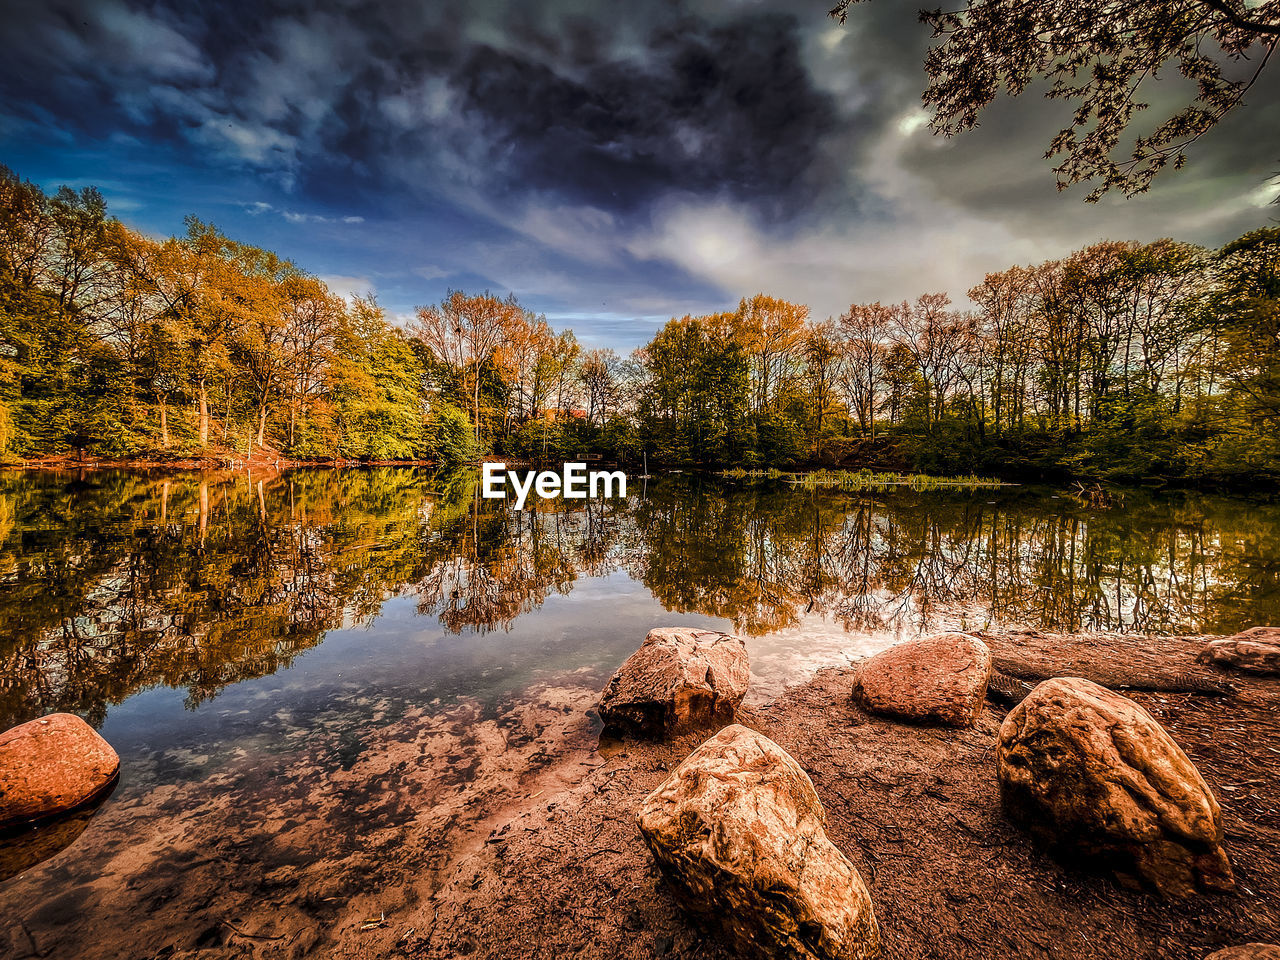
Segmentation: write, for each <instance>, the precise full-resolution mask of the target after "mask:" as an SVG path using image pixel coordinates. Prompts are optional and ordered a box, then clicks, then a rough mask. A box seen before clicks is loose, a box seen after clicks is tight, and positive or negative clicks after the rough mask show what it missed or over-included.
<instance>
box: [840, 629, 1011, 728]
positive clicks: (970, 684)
mask: <svg viewBox="0 0 1280 960" xmlns="http://www.w3.org/2000/svg"><path fill="white" fill-rule="evenodd" d="M990 680H991V652H990V651H989V650H988V649H987V645H986V644H985V643H983V642H982V641H981V640H978V639H977V638H976V637H971V636H969V635H968V634H964V633H943V634H939V635H938V636H936V637H929V638H927V639H925V640H913V641H911V642H910V643H900V644H898V645H897V646H895V647H890V648H889V649H888V650H885V651H883V652H882V653H877V654H876V655H875V656H874V657H870V658H868V659H866V660H864V661H863V662H862V663H861V664H859V666H858V672H857V675H856V676H855V677H854V681H853V696H854V699H855V700H857V701H858V703H859V704H861V705H862V706H863V707H864V708H865V709H867V710H870V711H871V712H872V713H882V714H886V715H888V716H891V717H902V718H904V719H907V720H922V721H933V722H937V723H945V724H949V725H951V726H953V727H971V726H973V724H974V723H976V722H977V720H978V715H979V714H980V713H981V712H982V701H983V698H985V697H986V695H987V684H988V682H990Z"/></svg>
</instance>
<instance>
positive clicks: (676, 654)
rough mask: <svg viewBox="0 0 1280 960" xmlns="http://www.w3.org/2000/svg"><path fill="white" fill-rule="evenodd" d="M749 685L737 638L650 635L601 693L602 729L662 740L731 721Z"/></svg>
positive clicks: (743, 648)
mask: <svg viewBox="0 0 1280 960" xmlns="http://www.w3.org/2000/svg"><path fill="white" fill-rule="evenodd" d="M750 681H751V667H750V664H749V662H748V660H747V645H746V644H745V643H744V642H743V641H742V638H741V637H734V636H730V635H729V634H727V633H719V632H717V631H715V630H695V629H693V628H691V627H659V628H657V629H656V630H650V631H649V635H648V636H647V637H645V638H644V643H643V644H642V645H641V646H640V649H639V650H637V651H636V652H635V653H633V654H632V655H631V656H630V657H628V658H627V662H626V663H624V664H623V665H622V666H621V667H619V668H618V672H617V673H615V674H614V675H613V677H612V679H610V680H609V683H608V684H607V685H606V686H605V688H604V693H603V694H602V695H601V697H600V717H601V719H602V720H603V721H604V723H605V725H606V726H608V727H612V728H615V729H620V730H622V731H624V732H628V733H635V734H640V735H642V736H662V735H665V734H671V733H674V732H677V731H681V730H688V729H693V728H697V727H702V726H721V725H723V724H725V723H729V722H730V721H732V720H733V712H734V710H736V709H737V707H738V704H740V703H741V702H742V697H743V695H744V694H745V693H746V692H747V684H748V683H750Z"/></svg>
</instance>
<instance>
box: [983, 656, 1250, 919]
mask: <svg viewBox="0 0 1280 960" xmlns="http://www.w3.org/2000/svg"><path fill="white" fill-rule="evenodd" d="M996 766H997V773H998V776H999V778H1000V794H1001V799H1002V800H1003V802H1004V806H1005V809H1006V810H1007V811H1008V813H1009V815H1010V816H1011V817H1013V818H1014V819H1015V820H1018V821H1021V822H1023V823H1025V824H1026V825H1027V826H1028V827H1030V828H1031V830H1032V831H1033V832H1034V833H1036V834H1038V835H1040V836H1041V837H1042V838H1044V839H1046V840H1048V841H1049V842H1050V843H1052V844H1054V845H1056V846H1058V847H1060V848H1061V849H1062V850H1064V851H1066V852H1070V853H1073V854H1075V855H1078V856H1081V857H1084V858H1086V859H1093V860H1097V861H1098V862H1102V863H1106V864H1107V865H1108V866H1110V867H1111V868H1112V869H1114V871H1115V872H1116V874H1117V875H1118V876H1119V878H1120V879H1121V880H1123V881H1126V882H1135V881H1136V880H1137V879H1138V878H1141V879H1143V880H1145V881H1147V882H1148V883H1150V884H1151V885H1152V886H1154V887H1155V888H1156V889H1157V890H1159V891H1160V892H1161V893H1164V894H1166V895H1168V896H1188V895H1190V894H1193V893H1196V892H1198V891H1229V890H1232V889H1234V887H1235V881H1234V879H1233V877H1232V874H1231V863H1230V861H1228V859H1227V855H1226V852H1225V851H1224V850H1223V848H1222V815H1221V812H1220V810H1219V808H1218V802H1217V801H1216V800H1215V799H1214V796H1213V794H1212V793H1211V792H1210V790H1209V788H1208V786H1207V785H1206V784H1205V782H1204V780H1203V779H1202V778H1201V776H1200V772H1199V771H1198V770H1197V769H1196V767H1195V765H1194V764H1193V763H1192V762H1191V761H1190V759H1188V757H1187V755H1186V754H1185V753H1183V752H1182V749H1181V748H1180V747H1179V746H1178V745H1177V744H1176V743H1174V742H1173V739H1172V738H1171V737H1170V736H1169V734H1168V733H1166V732H1165V730H1164V728H1163V727H1161V726H1160V724H1159V723H1157V722H1156V721H1155V720H1154V719H1153V718H1152V717H1151V715H1150V714H1149V713H1147V711H1145V710H1144V709H1142V707H1140V706H1139V705H1138V704H1136V703H1134V702H1133V701H1132V700H1130V699H1128V698H1127V697H1122V696H1121V695H1120V694H1118V693H1114V692H1112V691H1111V690H1108V689H1106V688H1105V687H1101V686H1099V685H1098V684H1096V683H1093V682H1092V681H1089V680H1082V679H1079V678H1076V677H1059V678H1057V679H1054V680H1046V681H1045V682H1044V683H1042V684H1040V685H1039V686H1037V687H1036V688H1035V689H1034V690H1033V691H1032V692H1031V693H1030V695H1028V697H1027V698H1026V699H1025V700H1023V701H1022V703H1020V704H1018V706H1016V707H1014V708H1013V710H1012V711H1011V712H1010V713H1009V715H1008V716H1007V717H1006V718H1005V721H1004V723H1003V724H1002V725H1001V727H1000V743H999V747H998V750H997V753H996Z"/></svg>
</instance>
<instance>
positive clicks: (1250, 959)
mask: <svg viewBox="0 0 1280 960" xmlns="http://www.w3.org/2000/svg"><path fill="white" fill-rule="evenodd" d="M1204 960H1280V947H1277V946H1276V945H1275V944H1273V943H1242V944H1241V945H1240V946H1238V947H1227V948H1226V949H1225V950H1219V951H1218V952H1216V953H1211V954H1209V956H1207V957H1205V958H1204Z"/></svg>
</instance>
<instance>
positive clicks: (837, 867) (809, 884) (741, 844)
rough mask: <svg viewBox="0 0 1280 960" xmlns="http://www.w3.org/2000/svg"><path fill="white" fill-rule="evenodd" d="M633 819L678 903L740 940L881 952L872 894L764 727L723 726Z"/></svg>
mask: <svg viewBox="0 0 1280 960" xmlns="http://www.w3.org/2000/svg"><path fill="white" fill-rule="evenodd" d="M639 823H640V831H641V833H642V834H643V835H644V839H645V842H646V843H647V844H648V845H649V849H650V851H652V853H653V856H654V859H656V860H657V862H658V866H659V867H660V868H661V870H662V873H663V875H664V876H665V877H666V879H667V881H668V882H669V883H670V884H671V885H672V886H673V887H674V888H675V890H676V891H677V895H678V897H679V900H680V904H681V906H683V907H684V908H685V909H686V910H688V911H689V912H691V913H692V914H693V915H694V916H695V917H698V918H699V919H701V920H703V921H704V922H706V923H708V924H710V925H712V926H714V927H716V928H718V929H720V930H721V931H722V932H723V933H724V935H725V936H726V937H727V938H728V939H729V941H730V942H731V943H732V944H733V945H734V947H735V948H736V949H737V950H738V951H741V952H751V953H754V954H755V955H756V956H758V957H765V958H772V957H797V958H815V960H816V958H824V960H828V958H829V960H865V958H871V957H874V956H876V955H877V954H878V953H879V941H880V934H879V928H878V927H877V925H876V919H875V914H874V912H873V909H872V905H871V895H870V893H868V892H867V888H866V885H865V884H864V883H863V881H862V877H861V876H860V875H859V874H858V871H857V870H856V869H855V868H854V866H853V864H852V863H850V862H849V860H848V859H847V858H846V857H845V856H844V854H842V853H841V852H840V851H839V850H838V849H837V848H836V846H835V845H834V844H833V843H832V842H831V841H830V840H829V839H828V838H827V834H826V830H825V824H826V813H825V811H824V810H823V808H822V803H821V802H820V801H819V800H818V795H817V793H816V792H814V789H813V783H812V782H811V781H810V780H809V777H808V775H807V774H806V773H805V772H804V771H803V770H802V769H800V766H799V764H797V763H796V762H795V760H793V759H792V758H791V756H790V755H789V754H788V753H787V752H786V751H785V750H783V749H782V748H781V747H779V746H778V745H777V744H776V743H774V742H773V741H772V740H770V739H769V738H768V737H766V736H764V735H763V734H760V733H757V732H755V731H754V730H749V729H747V728H746V727H743V726H740V725H737V724H735V725H733V726H729V727H725V728H724V729H723V730H721V731H720V732H719V733H717V734H716V735H715V736H714V737H712V738H711V739H710V740H708V741H706V742H705V743H704V744H702V746H700V747H698V749H696V750H695V751H693V753H691V754H690V755H689V756H688V757H687V758H686V759H685V761H684V762H683V763H681V764H680V766H678V767H677V768H676V769H675V770H674V771H673V772H672V774H671V776H669V777H668V778H667V779H666V780H665V781H664V782H663V783H661V784H660V785H659V786H658V787H657V788H656V789H655V790H654V791H653V792H652V793H650V794H649V796H648V797H646V798H645V800H644V803H643V805H642V806H641V808H640V814H639Z"/></svg>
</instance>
